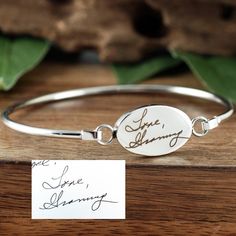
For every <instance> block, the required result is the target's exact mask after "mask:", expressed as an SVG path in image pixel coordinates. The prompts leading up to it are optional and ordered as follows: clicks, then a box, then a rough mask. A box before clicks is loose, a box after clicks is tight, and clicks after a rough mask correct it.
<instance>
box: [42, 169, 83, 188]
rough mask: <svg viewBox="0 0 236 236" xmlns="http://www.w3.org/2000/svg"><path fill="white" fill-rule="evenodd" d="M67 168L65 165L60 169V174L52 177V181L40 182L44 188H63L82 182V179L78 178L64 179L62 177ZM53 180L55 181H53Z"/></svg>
mask: <svg viewBox="0 0 236 236" xmlns="http://www.w3.org/2000/svg"><path fill="white" fill-rule="evenodd" d="M68 170H69V166H68V165H66V166H65V167H64V169H63V171H62V174H60V175H59V176H58V177H52V180H53V183H48V182H46V181H44V182H43V183H42V186H43V188H44V189H57V188H64V187H66V186H67V187H70V186H74V185H78V184H83V179H82V178H78V179H76V180H64V179H63V177H65V175H66V173H67V172H68ZM54 181H55V182H56V183H54Z"/></svg>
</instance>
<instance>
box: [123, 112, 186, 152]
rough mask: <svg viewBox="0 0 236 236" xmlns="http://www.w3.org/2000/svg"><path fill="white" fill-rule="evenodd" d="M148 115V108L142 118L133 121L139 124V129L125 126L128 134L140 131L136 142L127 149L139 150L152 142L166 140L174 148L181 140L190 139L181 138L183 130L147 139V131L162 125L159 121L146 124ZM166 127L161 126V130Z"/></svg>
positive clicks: (130, 143)
mask: <svg viewBox="0 0 236 236" xmlns="http://www.w3.org/2000/svg"><path fill="white" fill-rule="evenodd" d="M147 113H148V110H147V108H146V109H144V111H143V114H142V116H141V118H140V119H138V120H134V121H133V123H134V124H136V123H138V127H135V126H131V125H126V126H125V130H126V131H127V132H136V131H139V132H138V133H137V135H136V136H135V139H134V141H131V142H129V146H127V147H126V148H137V147H139V146H142V145H145V144H149V143H151V142H154V141H158V140H164V139H169V146H170V147H174V146H175V145H176V144H177V142H178V140H179V139H188V138H187V137H183V136H181V134H182V133H183V130H180V131H178V132H173V133H168V134H166V135H162V136H158V135H157V136H155V137H152V138H145V136H146V134H147V131H148V129H149V128H150V127H152V126H155V125H160V124H161V123H160V121H159V120H158V119H156V120H154V121H151V122H145V121H144V118H145V116H146V115H147ZM164 127H165V125H164V124H163V125H162V126H161V129H164Z"/></svg>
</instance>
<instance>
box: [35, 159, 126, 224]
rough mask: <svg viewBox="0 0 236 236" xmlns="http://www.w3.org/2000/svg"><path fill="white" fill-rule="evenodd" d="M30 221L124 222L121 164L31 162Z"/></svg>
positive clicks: (116, 161) (112, 162) (123, 179)
mask: <svg viewBox="0 0 236 236" xmlns="http://www.w3.org/2000/svg"><path fill="white" fill-rule="evenodd" d="M32 219H125V161H123V160H35V161H32Z"/></svg>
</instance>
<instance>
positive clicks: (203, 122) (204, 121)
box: [192, 116, 209, 137]
mask: <svg viewBox="0 0 236 236" xmlns="http://www.w3.org/2000/svg"><path fill="white" fill-rule="evenodd" d="M196 122H201V125H202V132H198V131H196V130H195V128H194V125H195V124H196ZM206 124H208V119H207V118H205V117H204V116H198V117H196V118H193V119H192V129H193V134H194V135H195V136H197V137H202V136H204V135H206V134H207V133H208V131H209V128H207V126H206Z"/></svg>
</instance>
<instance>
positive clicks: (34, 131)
mask: <svg viewBox="0 0 236 236" xmlns="http://www.w3.org/2000/svg"><path fill="white" fill-rule="evenodd" d="M119 93H171V94H177V95H185V96H190V97H196V98H201V99H205V100H209V101H213V102H216V103H219V104H221V105H223V106H224V107H225V111H224V112H223V113H222V114H219V115H217V116H214V117H213V118H211V119H207V118H205V117H202V116H199V117H196V118H193V119H192V126H193V128H192V132H193V134H194V135H196V136H203V135H205V134H206V133H207V132H208V131H209V130H211V129H214V128H215V127H217V126H218V125H219V123H220V122H221V121H223V120H225V119H227V118H228V117H230V116H231V115H232V114H233V105H232V103H231V102H230V101H229V100H227V99H225V98H223V97H221V96H218V95H215V94H213V93H209V92H206V91H203V90H199V89H193V88H186V87H179V86H168V85H114V86H103V87H90V88H82V89H74V90H69V91H63V92H57V93H52V94H48V95H44V96H40V97H37V98H33V99H30V100H27V101H24V102H21V103H18V104H15V105H13V106H10V107H8V108H7V109H6V110H5V111H3V113H2V120H3V122H4V123H5V125H7V126H8V127H10V128H12V129H14V130H17V131H19V132H22V133H27V134H31V135H41V136H48V137H59V138H78V139H82V140H96V141H98V142H99V143H101V144H108V143H110V142H111V141H112V139H113V138H114V137H115V129H114V128H113V127H112V126H110V125H101V126H99V127H97V128H96V129H95V130H91V131H89V130H79V131H75V130H55V129H46V128H37V127H31V126H28V125H25V124H21V123H17V122H15V121H13V120H12V119H11V118H10V117H9V116H10V114H12V113H13V112H14V111H16V110H19V109H21V108H25V107H29V106H32V105H36V104H43V103H49V102H55V101H61V100H65V99H72V98H82V97H87V96H93V95H101V94H119ZM196 122H200V123H201V124H202V131H201V132H199V131H196V130H195V129H194V125H195V123H196ZM103 128H108V129H110V130H111V132H112V136H111V138H110V139H109V140H107V141H104V140H103V138H102V130H103Z"/></svg>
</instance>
